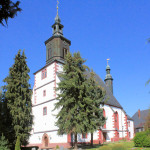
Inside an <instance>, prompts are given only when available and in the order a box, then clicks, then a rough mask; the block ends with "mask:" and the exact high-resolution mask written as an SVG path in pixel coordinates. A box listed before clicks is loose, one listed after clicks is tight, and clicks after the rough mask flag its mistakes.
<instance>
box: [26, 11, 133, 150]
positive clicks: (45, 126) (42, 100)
mask: <svg viewBox="0 0 150 150" xmlns="http://www.w3.org/2000/svg"><path fill="white" fill-rule="evenodd" d="M52 28H53V35H52V37H50V38H49V39H48V40H47V41H46V42H45V45H46V65H45V66H44V67H43V68H41V69H39V70H38V71H37V72H35V73H34V87H33V95H32V113H33V116H34V120H33V122H34V124H33V130H32V132H31V136H30V138H29V145H28V146H38V147H39V148H41V149H42V148H43V149H48V148H54V147H56V146H57V145H59V146H64V147H70V146H71V145H72V142H73V135H72V134H71V133H70V134H68V135H61V136H60V135H58V134H57V131H58V128H57V126H55V122H56V117H55V114H57V111H53V109H54V104H55V103H56V97H57V93H56V91H55V88H56V87H57V83H59V82H60V79H59V77H58V74H59V72H61V71H62V70H63V64H64V56H65V54H66V53H67V52H68V51H70V49H69V46H70V45H71V41H70V40H68V39H66V38H65V37H64V36H63V25H62V24H61V23H60V18H59V16H58V14H57V16H56V18H55V23H54V25H52ZM106 73H107V74H106V78H105V83H104V82H103V81H102V79H101V78H100V77H99V76H98V75H96V76H95V78H96V80H97V82H98V83H99V84H100V85H101V86H102V87H103V88H104V89H105V90H106V96H107V97H109V99H108V101H107V103H106V104H105V105H104V106H103V114H104V116H105V117H106V118H107V120H106V124H105V125H104V126H103V127H101V129H100V130H98V131H95V132H94V134H93V141H94V143H97V144H98V143H103V142H111V141H118V140H120V139H123V138H126V139H127V140H129V139H132V138H133V137H134V122H133V120H132V119H131V118H130V117H129V116H128V115H127V113H126V112H125V111H124V109H123V107H122V106H121V105H120V104H119V102H118V101H117V100H116V98H115V97H114V96H113V78H112V76H111V75H110V67H109V65H107V67H106ZM90 140H91V134H90V133H89V134H88V133H87V134H86V135H85V134H84V135H82V134H79V135H78V143H90Z"/></svg>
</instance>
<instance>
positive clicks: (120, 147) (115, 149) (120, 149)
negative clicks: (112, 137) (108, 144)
mask: <svg viewBox="0 0 150 150" xmlns="http://www.w3.org/2000/svg"><path fill="white" fill-rule="evenodd" d="M112 150H127V148H126V147H125V146H124V145H122V144H116V145H114V146H112Z"/></svg>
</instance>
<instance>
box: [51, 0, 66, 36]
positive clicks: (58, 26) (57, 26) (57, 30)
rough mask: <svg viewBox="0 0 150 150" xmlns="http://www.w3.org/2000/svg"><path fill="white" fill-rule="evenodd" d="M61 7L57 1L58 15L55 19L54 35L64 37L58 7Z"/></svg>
mask: <svg viewBox="0 0 150 150" xmlns="http://www.w3.org/2000/svg"><path fill="white" fill-rule="evenodd" d="M58 5H59V1H58V0H57V7H56V8H57V15H56V17H55V23H54V24H53V25H52V28H53V35H62V36H63V27H64V26H63V25H62V24H61V23H60V22H61V20H60V18H59V15H58V9H59V7H58Z"/></svg>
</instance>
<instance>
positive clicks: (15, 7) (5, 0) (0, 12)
mask: <svg viewBox="0 0 150 150" xmlns="http://www.w3.org/2000/svg"><path fill="white" fill-rule="evenodd" d="M19 4H20V1H17V2H16V3H14V2H12V1H11V0H1V1H0V23H1V24H2V25H3V26H4V23H3V20H5V22H6V24H7V20H8V18H14V16H15V15H17V12H19V11H21V9H20V8H19Z"/></svg>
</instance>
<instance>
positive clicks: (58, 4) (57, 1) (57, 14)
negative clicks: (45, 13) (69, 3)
mask: <svg viewBox="0 0 150 150" xmlns="http://www.w3.org/2000/svg"><path fill="white" fill-rule="evenodd" d="M58 5H59V1H58V0H57V15H58V8H59V7H58Z"/></svg>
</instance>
